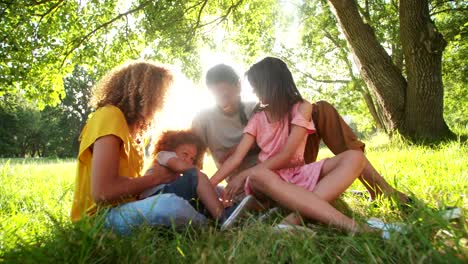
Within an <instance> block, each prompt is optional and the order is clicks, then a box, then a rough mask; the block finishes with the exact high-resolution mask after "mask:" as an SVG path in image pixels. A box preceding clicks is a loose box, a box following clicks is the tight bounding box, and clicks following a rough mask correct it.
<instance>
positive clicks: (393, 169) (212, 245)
mask: <svg viewBox="0 0 468 264" xmlns="http://www.w3.org/2000/svg"><path fill="white" fill-rule="evenodd" d="M367 145H368V147H367V156H368V158H369V159H370V160H371V161H372V162H373V164H374V165H375V167H376V168H377V169H378V170H379V171H380V172H381V173H382V175H384V176H385V177H386V179H388V181H389V182H390V183H391V184H393V185H394V186H396V187H397V188H398V189H400V190H403V191H405V192H408V193H412V195H413V196H414V197H416V198H417V199H416V203H415V205H414V207H413V208H411V209H410V210H407V211H406V212H402V211H400V210H398V209H397V207H398V206H396V205H395V204H393V202H391V201H389V200H379V201H377V202H369V201H368V200H367V199H366V198H365V197H357V196H353V195H351V194H349V193H346V194H345V195H344V196H343V198H344V200H345V201H346V202H347V203H348V204H349V205H350V207H351V209H352V213H351V212H348V213H349V214H352V215H353V217H355V218H356V219H358V220H359V221H361V222H363V221H365V219H367V218H370V217H378V218H380V219H382V220H384V221H388V222H402V223H405V224H407V225H408V226H409V230H408V233H407V234H393V235H392V236H391V238H390V239H389V240H383V239H381V238H380V237H379V236H378V235H374V234H357V235H351V234H346V233H343V232H341V231H339V230H335V229H332V228H329V227H326V226H323V225H318V224H313V225H310V227H311V230H312V232H310V233H306V232H296V233H294V232H293V233H286V232H275V231H274V230H273V229H272V228H271V226H272V225H273V224H274V222H275V221H279V218H276V219H274V218H273V219H270V220H269V221H267V223H266V224H265V223H261V222H259V221H258V220H256V218H255V217H251V218H250V219H248V220H247V221H246V222H245V224H243V225H242V226H239V227H238V228H235V229H232V230H230V231H227V232H220V231H218V230H216V229H214V228H212V227H206V228H203V229H193V228H188V229H186V230H178V231H175V230H172V229H158V228H156V229H154V228H153V229H150V228H143V229H141V230H140V231H138V232H137V233H135V234H134V235H133V236H131V237H120V236H117V235H115V234H112V233H110V232H108V231H106V230H104V229H103V228H102V221H100V220H96V219H95V220H92V221H91V220H89V219H88V220H85V221H82V222H80V223H78V224H71V223H70V222H69V220H68V212H69V210H70V204H71V200H72V194H73V182H74V175H75V162H74V161H73V160H35V159H27V160H23V159H21V160H0V262H2V261H4V262H7V263H32V262H34V263H37V262H41V263H43V262H46V263H49V262H59V263H61V262H72V263H75V262H80V263H225V262H230V263H335V262H346V263H466V261H467V254H468V240H467V238H468V237H467V230H468V229H467V224H468V222H467V221H466V218H465V217H464V215H463V216H462V218H461V219H458V220H455V221H452V222H449V221H447V220H444V219H443V218H442V217H441V215H440V213H438V210H439V209H441V208H444V207H445V206H449V205H450V206H458V207H461V208H463V211H466V210H467V209H468V197H467V196H466V195H467V194H468V145H467V144H466V143H457V142H452V143H447V144H444V145H439V146H437V147H433V148H430V147H421V146H410V145H407V144H404V143H401V142H388V140H386V139H385V138H384V137H380V138H374V139H373V140H372V141H371V142H368V144H367ZM320 155H321V157H326V156H330V155H331V154H330V152H328V151H326V150H325V151H321V154H320ZM209 170H211V172H212V171H213V167H212V166H211V167H210V168H209ZM351 189H360V190H363V189H364V188H363V186H362V185H361V184H360V183H358V182H357V183H355V184H353V186H352V187H351Z"/></svg>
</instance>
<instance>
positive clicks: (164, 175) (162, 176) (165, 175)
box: [145, 163, 179, 185]
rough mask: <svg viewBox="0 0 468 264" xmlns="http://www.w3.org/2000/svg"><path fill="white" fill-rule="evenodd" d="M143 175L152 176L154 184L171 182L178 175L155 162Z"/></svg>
mask: <svg viewBox="0 0 468 264" xmlns="http://www.w3.org/2000/svg"><path fill="white" fill-rule="evenodd" d="M145 176H151V177H153V178H154V183H155V185H159V184H163V183H169V182H173V181H175V180H176V179H177V177H178V176H179V175H178V174H177V173H174V172H173V171H171V170H169V169H168V168H166V167H164V166H161V165H159V164H158V163H155V164H153V165H152V167H151V168H149V169H148V170H147V171H146V173H145Z"/></svg>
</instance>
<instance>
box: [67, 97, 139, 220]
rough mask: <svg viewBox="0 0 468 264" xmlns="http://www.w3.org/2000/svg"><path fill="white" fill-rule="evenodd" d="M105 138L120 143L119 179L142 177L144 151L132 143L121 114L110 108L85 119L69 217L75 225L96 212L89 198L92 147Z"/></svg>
mask: <svg viewBox="0 0 468 264" xmlns="http://www.w3.org/2000/svg"><path fill="white" fill-rule="evenodd" d="M107 135H114V136H117V137H119V138H120V139H121V140H122V146H121V149H120V161H119V175H120V176H126V177H130V178H135V177H139V176H141V174H140V173H141V170H142V169H143V151H142V149H139V147H138V145H137V144H135V143H134V140H133V138H132V137H131V135H130V130H129V128H128V125H127V121H126V120H125V116H124V114H123V113H122V111H121V110H120V109H119V108H117V107H115V106H113V105H107V106H104V107H101V108H99V109H97V110H96V112H94V113H93V114H92V115H91V117H90V118H89V119H88V121H87V123H86V125H85V127H84V128H83V131H82V132H81V135H80V150H79V152H78V167H77V170H76V179H75V193H74V196H73V205H72V209H71V214H70V216H71V219H72V221H78V220H80V219H81V217H82V216H83V215H84V214H87V215H93V214H94V213H96V211H97V206H96V203H95V201H94V200H93V198H92V197H91V168H92V166H93V164H92V159H93V152H92V146H93V144H94V142H95V141H96V140H97V139H98V138H100V137H103V136H107ZM130 200H134V199H130ZM128 201H129V200H125V202H128ZM113 205H116V204H113Z"/></svg>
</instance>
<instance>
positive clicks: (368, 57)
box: [329, 0, 406, 131]
mask: <svg viewBox="0 0 468 264" xmlns="http://www.w3.org/2000/svg"><path fill="white" fill-rule="evenodd" d="M329 3H330V4H331V6H332V7H333V8H334V10H335V16H336V18H337V20H338V23H339V24H340V27H341V29H342V31H343V33H344V35H345V37H346V40H347V41H348V44H349V47H350V50H351V52H352V53H353V56H354V59H355V62H356V64H357V66H358V68H359V72H360V74H361V76H362V79H363V80H364V82H365V83H366V85H367V87H368V88H369V89H371V90H372V91H373V93H374V94H375V95H376V101H377V104H379V105H380V106H381V109H382V110H383V113H382V114H383V119H384V125H385V130H386V131H395V130H396V129H398V128H399V127H401V126H402V124H403V121H404V116H403V114H404V109H405V100H404V99H405V89H406V80H405V78H404V77H403V75H402V74H401V71H400V70H399V69H398V68H397V67H396V66H395V65H394V64H393V62H392V59H391V57H390V56H389V55H388V54H387V52H386V51H385V49H384V48H383V47H382V45H380V43H379V42H378V41H377V38H376V37H375V35H374V31H373V29H372V28H371V27H370V26H369V25H368V24H365V23H364V22H363V20H362V18H361V16H360V14H359V11H358V8H357V5H356V3H355V2H354V1H353V0H329Z"/></svg>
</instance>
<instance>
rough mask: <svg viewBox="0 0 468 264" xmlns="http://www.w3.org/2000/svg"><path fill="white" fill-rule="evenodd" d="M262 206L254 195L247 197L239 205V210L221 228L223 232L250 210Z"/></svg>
mask: <svg viewBox="0 0 468 264" xmlns="http://www.w3.org/2000/svg"><path fill="white" fill-rule="evenodd" d="M258 206H262V205H261V204H260V202H258V201H257V199H255V197H253V196H252V195H247V196H246V197H245V198H244V199H242V201H241V202H240V203H239V205H238V206H237V208H236V209H235V210H234V212H232V214H231V215H230V216H229V217H228V218H227V219H226V220H225V221H224V223H223V225H222V226H221V231H224V230H227V229H229V228H230V227H231V226H232V225H233V224H234V223H235V222H236V220H237V219H239V218H240V217H241V216H242V214H244V213H245V212H247V211H248V210H249V209H252V208H255V207H258Z"/></svg>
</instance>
